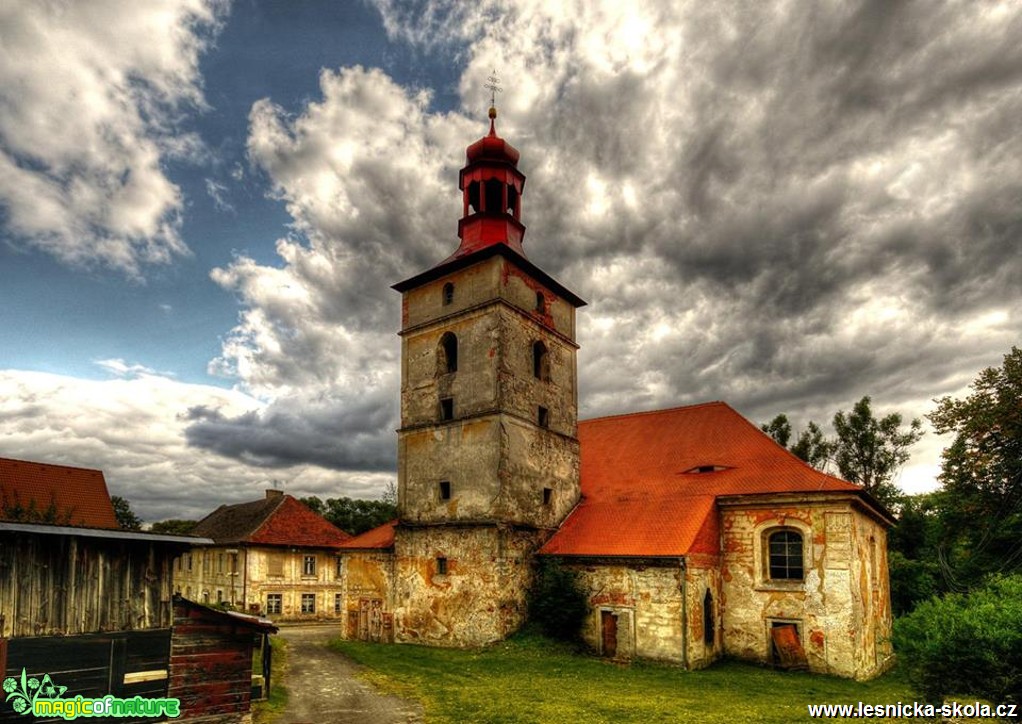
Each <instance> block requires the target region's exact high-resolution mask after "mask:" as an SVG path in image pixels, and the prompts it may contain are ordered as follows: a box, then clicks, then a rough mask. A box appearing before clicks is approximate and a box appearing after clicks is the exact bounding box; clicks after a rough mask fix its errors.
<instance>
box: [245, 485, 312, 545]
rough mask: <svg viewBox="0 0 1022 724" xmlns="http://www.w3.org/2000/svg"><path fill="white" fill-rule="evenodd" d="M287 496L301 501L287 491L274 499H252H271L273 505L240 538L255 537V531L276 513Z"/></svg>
mask: <svg viewBox="0 0 1022 724" xmlns="http://www.w3.org/2000/svg"><path fill="white" fill-rule="evenodd" d="M288 498H292V500H295V501H296V502H299V503H301V501H300V500H298V499H297V498H294V497H293V496H291V495H289V494H288V493H284V494H283V495H280V496H277V497H276V499H273V498H263V500H261V501H254V502H262V503H265V502H266V501H267V500H270V501H272V503H273V505H271V506H270V509H269V510H268V511H266V515H264V516H263V519H262V520H261V521H259V525H257V526H256V527H255V528H253V529H252V530H250V531H249V532H248V533H246V534H245V537H244V538H242V540H244V541H249V540H251V539H252V538H255V535H256V533H258V532H259V531H260V530H262V528H263V526H264V525H266V524H267V523H269V522H270V518H272V517H273V516H274V515H276V513H277V511H278V510H280V506H282V505H283V504H284V501H285V500H287V499H288ZM306 507H308V506H306Z"/></svg>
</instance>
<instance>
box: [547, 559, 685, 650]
mask: <svg viewBox="0 0 1022 724" xmlns="http://www.w3.org/2000/svg"><path fill="white" fill-rule="evenodd" d="M565 563H566V565H568V566H569V567H570V568H572V569H574V570H576V571H577V572H578V573H579V575H580V577H581V580H582V584H583V586H584V588H585V590H586V591H587V592H588V597H589V607H590V610H589V615H588V616H587V618H586V621H585V624H584V626H583V629H582V637H583V639H584V640H585V642H586V643H587V644H588V645H589V646H590V647H591V648H592V649H593V650H594V651H597V652H599V653H601V654H606V653H608V651H607V648H606V646H605V641H604V625H605V624H604V618H605V616H604V612H608V613H609V614H610V615H612V616H616V623H615V624H613V625H614V626H615V628H616V631H617V637H616V639H617V641H616V654H615V658H619V659H630V658H633V657H641V658H647V659H659V660H663V661H673V662H677V663H683V662H684V655H683V647H682V595H681V587H682V579H683V576H684V573H683V570H682V567H681V562H680V560H678V559H672V560H670V561H666V560H657V559H650V560H648V561H635V560H629V559H599V560H592V561H580V560H578V559H575V560H572V559H567V560H566V561H565Z"/></svg>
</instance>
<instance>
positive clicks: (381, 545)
mask: <svg viewBox="0 0 1022 724" xmlns="http://www.w3.org/2000/svg"><path fill="white" fill-rule="evenodd" d="M396 525H397V518H395V519H394V520H389V521H387V522H386V523H384V524H383V525H378V526H376V527H375V528H372V529H370V530H367V531H366V532H365V533H360V534H359V535H357V536H355V537H354V538H351V539H350V540H348V541H347V542H346V543H345V544H344V545H342V546H341V548H344V549H345V550H370V549H385V548H393V547H394V526H396Z"/></svg>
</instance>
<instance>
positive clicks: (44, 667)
mask: <svg viewBox="0 0 1022 724" xmlns="http://www.w3.org/2000/svg"><path fill="white" fill-rule="evenodd" d="M170 637H171V632H170V629H152V630H146V631H124V632H117V633H110V634H86V635H83V636H30V637H24V638H16V639H10V640H9V641H7V642H6V643H7V647H8V655H7V663H6V666H5V669H4V670H3V672H2V673H3V676H4V677H7V676H13V677H15V678H20V676H21V671H22V669H23V668H24V669H25V672H26V675H27V676H28V677H30V678H36V679H38V680H42V678H43V676H44V675H46V674H49V675H50V678H51V679H52V681H53V682H54V683H55V684H58V685H60V686H66V687H67V692H66V694H65V695H64V698H66V699H72V698H74V697H75V696H77V695H81V696H83V697H86V698H99V697H103V696H106V695H107V694H112V695H114V696H117V697H120V698H125V699H127V698H130V697H133V696H141V697H164V696H166V695H167V683H168V675H167V674H168V664H169V660H170ZM137 672H148V673H149V674H150V676H149V677H145V678H146V680H144V681H139V682H137V683H125V677H128V678H129V682H130V677H131V674H134V673H137ZM160 673H162V674H163V676H162V677H160V676H158V674H160ZM6 721H12V722H14V721H25V717H24V716H23V715H20V714H17V713H16V712H14V710H13V709H12V708H10V707H7V706H2V705H0V722H6ZM37 721H50V720H37ZM52 721H57V720H56V719H54V720H52ZM92 721H100V719H93V720H92ZM102 721H106V719H103V720H102ZM117 721H121V722H124V723H125V724H128V722H129V721H146V720H145V719H144V718H140V719H119V720H117Z"/></svg>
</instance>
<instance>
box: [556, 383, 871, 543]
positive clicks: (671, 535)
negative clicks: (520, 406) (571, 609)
mask: <svg viewBox="0 0 1022 724" xmlns="http://www.w3.org/2000/svg"><path fill="white" fill-rule="evenodd" d="M578 437H579V445H580V449H581V484H582V500H581V502H580V503H579V505H578V506H576V508H575V510H573V511H572V513H571V514H570V515H569V516H568V517H567V519H565V521H564V523H563V524H562V525H561V527H560V529H559V530H558V531H557V533H555V534H554V535H553V537H551V538H550V540H549V541H547V543H546V545H544V546H543V548H542V549H541V550H540V553H545V554H550V555H577V556H650V557H656V556H683V555H686V554H689V553H715V552H717V551H718V549H719V537H720V536H719V531H718V530H717V520H718V516H717V513H716V505H715V503H716V500H717V498H718V497H724V496H737V495H763V494H779V493H811V494H818V493H820V492H827V491H830V492H841V493H845V494H848V493H851V494H855V495H857V496H860V497H865V496H866V494H865V493H864V492H863V491H862V489H861V488H860V487H859V486H857V485H853V484H852V483H849V482H847V481H844V480H841V479H840V478H836V477H833V476H831V475H827V474H825V473H822V472H820V471H818V470H816V469H814V468H812V467H810V466H809V465H807V464H805V463H804V462H802V461H801V460H800V459H798V458H797V457H795V456H794V455H792V454H791V453H790V452H788V451H787V450H785V449H784V448H782V447H781V446H779V445H778V444H777V443H775V442H774V441H773V439H771V438H770V437H769V436H768V435H766V434H765V433H764V432H762V431H761V430H760V429H759V428H757V427H756V426H755V425H753V424H752V423H751V422H749V421H748V420H746V419H745V418H744V417H742V416H741V415H740V414H738V413H737V412H736V411H735V410H734V409H732V408H731V407H729V406H728V405H727V404H725V403H723V402H709V403H704V404H700V405H692V406H689V407H677V408H673V409H669V410H657V411H653V412H640V413H633V414H628V415H616V416H613V417H602V418H598V419H594V420H586V421H582V422H579V426H578ZM866 500H867V502H869V499H868V497H867V498H866ZM869 504H870V505H872V507H876V506H875V503H872V502H869Z"/></svg>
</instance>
